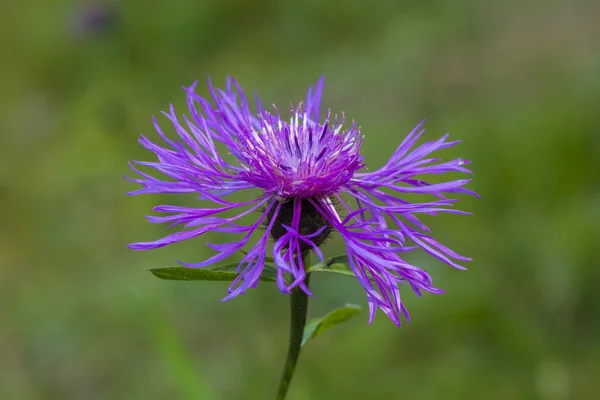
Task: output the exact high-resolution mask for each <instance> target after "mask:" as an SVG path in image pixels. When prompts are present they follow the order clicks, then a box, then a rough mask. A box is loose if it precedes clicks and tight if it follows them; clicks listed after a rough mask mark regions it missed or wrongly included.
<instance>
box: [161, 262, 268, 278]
mask: <svg viewBox="0 0 600 400" xmlns="http://www.w3.org/2000/svg"><path fill="white" fill-rule="evenodd" d="M238 264H239V263H232V264H225V265H218V266H216V267H211V268H187V267H166V268H152V269H151V270H150V272H152V274H153V275H154V276H156V277H157V278H160V279H166V280H170V281H228V282H231V281H233V280H234V279H235V278H237V277H238V276H239V274H238V273H236V272H235V271H236V269H237V267H238ZM243 269H244V266H243V265H242V267H241V268H240V271H243ZM276 278H277V269H276V268H275V266H273V265H271V264H265V267H264V269H263V271H262V274H261V276H260V280H261V281H268V282H275V280H276Z"/></svg>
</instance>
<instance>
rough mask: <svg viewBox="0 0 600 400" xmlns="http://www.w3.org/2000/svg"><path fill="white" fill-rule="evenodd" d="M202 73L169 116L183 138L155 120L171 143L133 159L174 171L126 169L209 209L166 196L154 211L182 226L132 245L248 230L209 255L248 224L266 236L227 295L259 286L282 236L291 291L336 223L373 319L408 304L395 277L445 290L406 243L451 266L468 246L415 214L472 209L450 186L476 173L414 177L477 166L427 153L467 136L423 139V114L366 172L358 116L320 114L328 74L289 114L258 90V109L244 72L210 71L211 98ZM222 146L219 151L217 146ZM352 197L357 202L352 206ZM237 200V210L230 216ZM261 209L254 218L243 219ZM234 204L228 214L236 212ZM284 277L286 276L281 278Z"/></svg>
mask: <svg viewBox="0 0 600 400" xmlns="http://www.w3.org/2000/svg"><path fill="white" fill-rule="evenodd" d="M195 86H196V83H194V84H193V85H192V86H191V87H189V88H184V90H185V92H186V95H187V103H188V108H189V113H190V117H187V116H184V117H183V120H181V119H179V118H178V117H177V115H176V113H175V110H174V108H173V106H171V108H170V112H169V113H164V115H165V116H166V117H167V118H168V119H169V120H170V121H171V123H172V124H173V127H174V128H175V131H176V132H177V135H178V136H179V138H178V139H169V138H168V137H167V136H166V135H165V134H164V133H163V132H162V130H161V128H160V127H159V126H158V123H157V122H156V120H154V125H155V127H156V130H157V131H158V134H159V135H160V136H161V138H162V139H163V140H164V142H165V143H166V146H164V147H163V146H160V145H158V144H155V143H153V142H151V141H150V140H149V139H148V138H146V137H145V136H141V138H140V143H141V144H142V145H143V146H144V147H145V148H147V149H148V150H150V151H152V152H153V153H155V154H156V156H157V158H158V161H157V162H135V164H137V165H143V166H146V167H151V168H154V169H155V170H157V171H159V172H161V173H162V174H163V175H165V176H166V177H168V178H170V179H162V178H155V177H153V176H151V175H148V174H146V173H145V172H141V171H139V170H138V169H136V168H135V167H134V166H133V165H131V164H130V165H131V168H132V169H133V170H134V171H135V172H137V173H138V174H139V175H140V178H139V179H130V180H131V181H133V182H136V183H139V184H141V185H142V186H143V188H141V189H138V190H136V191H134V192H131V193H130V194H131V195H135V194H143V193H195V194H196V195H197V196H198V200H199V201H200V205H201V208H188V207H179V206H168V205H162V206H158V207H155V208H154V211H157V212H161V213H166V214H168V215H166V216H149V217H148V219H149V220H150V222H152V223H169V224H170V225H169V226H175V225H183V228H184V229H182V230H181V231H178V232H176V233H173V234H170V235H168V236H165V237H163V238H162V239H159V240H156V241H153V242H141V243H134V244H131V245H130V246H129V247H130V248H132V249H136V250H147V249H155V248H158V247H162V246H166V245H168V244H171V243H175V242H180V241H182V240H187V239H191V238H194V237H197V236H201V235H203V234H205V233H207V232H223V233H229V234H238V235H243V236H242V238H241V239H239V237H238V238H237V239H239V240H237V241H232V242H229V243H223V244H210V243H207V246H208V247H210V248H211V249H213V250H215V252H216V254H215V255H214V256H212V257H210V258H208V259H206V260H204V261H202V262H199V263H197V264H187V263H181V264H183V265H185V266H187V267H191V268H200V267H206V266H209V265H212V264H214V263H217V262H219V261H222V260H224V259H225V258H227V257H229V256H231V255H232V254H234V253H236V252H238V251H239V250H241V249H242V248H243V247H244V246H246V245H247V244H248V243H249V241H250V239H251V235H252V234H253V233H255V232H257V231H258V232H260V234H261V236H260V239H258V241H257V242H256V243H253V245H252V249H251V250H250V251H249V252H248V253H246V254H245V256H244V258H243V259H242V261H241V262H240V267H239V271H238V272H240V275H239V277H238V278H237V279H236V280H235V281H234V282H233V283H232V284H231V286H230V288H229V295H228V296H226V297H225V299H224V300H226V299H230V298H232V297H234V296H237V295H239V294H241V293H244V292H245V291H246V290H247V289H248V288H253V287H255V286H256V285H257V284H258V282H259V277H260V275H261V272H262V270H263V267H264V264H265V259H266V257H267V243H268V242H269V239H270V238H271V239H272V240H273V242H274V245H273V250H272V256H273V259H274V264H275V265H276V267H277V269H278V277H277V284H278V286H279V288H280V289H281V291H283V292H285V293H289V292H290V290H291V289H292V288H293V287H296V286H298V287H300V288H301V289H303V290H304V291H305V292H307V293H308V294H310V292H309V289H308V287H307V286H306V285H305V284H304V280H305V278H306V272H305V268H306V267H308V266H305V265H303V264H302V257H301V254H302V253H304V252H306V251H309V250H312V251H314V253H315V254H316V255H317V256H318V257H319V258H320V259H321V261H323V254H322V252H321V250H320V248H319V247H320V245H322V244H323V242H324V241H325V240H326V239H327V238H328V237H329V235H330V234H331V233H332V232H334V231H337V232H338V233H339V234H340V235H341V236H342V238H343V240H344V242H345V243H346V248H347V252H348V260H349V265H350V268H351V269H352V270H353V271H354V273H355V274H356V277H357V279H358V280H359V282H360V283H361V285H362V286H363V287H364V289H365V290H366V292H367V297H368V301H369V309H370V319H369V322H371V321H372V320H373V318H374V317H375V313H376V310H377V308H379V309H381V310H382V311H383V312H384V313H385V314H386V315H387V316H388V317H389V318H390V319H391V320H392V321H393V322H394V323H395V324H396V325H400V316H401V315H402V314H404V316H405V318H406V320H407V322H409V321H410V317H409V314H408V312H407V310H406V308H405V306H404V304H403V303H402V300H401V297H400V289H399V286H400V285H403V284H408V285H410V286H411V287H412V289H413V290H414V292H415V293H417V294H418V295H421V293H422V292H423V291H426V292H430V293H441V292H442V290H440V289H438V288H436V287H434V286H433V284H432V279H431V276H429V274H428V273H427V272H425V271H423V270H422V269H420V268H419V267H417V266H415V265H412V264H410V263H408V262H407V261H405V260H404V259H403V258H402V257H401V254H402V253H405V252H409V251H411V250H413V249H416V248H418V247H420V248H422V249H423V250H425V251H426V252H427V253H429V254H430V255H432V256H434V257H436V258H438V259H440V260H442V261H444V262H445V263H447V264H449V265H451V266H453V267H455V268H460V269H464V268H463V267H462V266H460V265H459V264H457V262H456V261H467V260H469V258H466V257H463V256H460V255H458V254H457V253H455V252H454V251H452V250H450V249H449V248H447V247H445V246H443V245H442V244H440V243H438V242H437V241H436V240H435V239H433V237H431V236H430V235H429V234H428V232H429V229H428V228H427V226H425V225H424V224H423V223H422V222H421V221H420V220H419V219H418V214H430V215H436V214H437V213H438V212H448V213H456V214H468V213H466V212H463V211H458V210H455V209H454V208H452V207H453V203H455V202H456V201H457V200H454V199H449V198H448V197H447V195H452V194H454V193H464V194H472V195H475V193H474V192H472V191H470V190H468V189H465V188H464V185H465V184H467V183H468V182H469V181H470V180H469V179H462V180H454V181H449V182H444V183H436V184H430V183H427V182H425V181H423V180H420V179H418V176H420V175H423V174H443V173H445V172H451V171H454V172H465V173H470V171H469V170H468V169H467V168H465V165H466V164H468V163H469V162H468V161H467V160H463V159H456V160H453V161H448V162H440V159H439V158H432V157H431V156H430V154H431V153H433V152H434V151H436V150H441V149H445V148H447V147H451V146H454V145H455V144H457V143H459V142H458V141H453V142H448V141H447V138H448V135H445V136H443V137H442V138H440V139H438V140H436V141H433V142H427V143H423V144H421V145H419V146H417V147H415V144H416V142H417V140H418V139H419V137H420V136H421V135H422V133H423V130H422V129H421V125H422V124H423V123H422V122H421V123H420V124H419V125H417V127H416V128H415V129H413V131H412V132H410V134H409V135H408V136H407V137H406V138H405V139H404V140H403V141H402V143H401V144H400V146H398V148H397V149H396V151H395V152H394V154H393V155H392V157H391V158H390V159H389V160H388V161H387V163H386V164H385V165H384V166H383V167H381V168H380V169H378V170H375V171H372V172H359V171H361V170H363V171H364V169H365V165H364V163H363V158H362V156H361V155H360V147H361V144H362V141H363V139H364V136H361V134H360V129H359V128H358V127H357V126H356V124H355V123H352V124H351V125H350V126H349V127H345V126H344V118H343V117H342V118H341V119H338V118H337V117H334V116H332V115H331V112H330V111H328V112H327V114H326V116H325V119H324V120H321V118H320V111H319V110H320V105H321V104H320V103H321V95H322V92H323V87H324V83H323V78H321V79H320V80H319V82H318V83H317V85H316V87H315V88H314V89H313V88H312V87H311V88H310V89H309V90H308V94H307V97H306V103H305V104H302V103H301V104H300V105H299V106H298V107H296V108H294V107H291V109H290V112H291V116H290V118H289V119H284V118H283V117H282V116H280V114H279V111H278V110H277V109H275V110H274V112H272V113H271V112H269V111H266V110H265V109H264V108H263V106H262V104H261V103H260V101H259V100H258V99H256V103H257V109H258V110H257V112H256V113H252V112H251V111H250V108H249V104H248V101H247V99H246V97H245V96H244V93H243V92H242V89H241V88H240V86H239V85H238V84H237V82H236V81H235V80H233V79H231V78H228V80H227V86H226V90H220V89H215V88H213V86H212V85H211V84H210V82H209V89H210V93H211V96H212V100H213V104H211V103H210V102H209V101H208V100H206V99H204V98H202V97H200V96H199V95H197V94H196V93H195V92H194V88H195ZM219 147H221V148H226V152H225V151H224V152H223V154H225V153H227V155H222V154H221V153H220V152H219V151H218V148H219ZM241 191H248V199H251V200H248V201H243V202H239V201H233V200H231V199H230V198H229V199H228V197H229V195H231V194H234V193H237V192H241ZM404 194H412V195H414V194H423V195H430V197H433V199H430V200H424V201H423V202H420V203H416V202H412V201H408V200H406V199H403V198H402V196H403V195H404ZM348 199H352V202H351V203H353V205H349V203H348V202H347V200H348ZM233 210H234V211H235V216H227V217H226V216H222V213H224V212H230V211H233ZM251 213H258V215H259V216H258V218H257V219H256V221H255V222H254V223H253V224H250V225H242V224H240V223H239V220H240V219H241V218H242V217H244V216H246V215H249V214H251ZM230 214H231V213H230ZM286 277H287V278H288V279H285V278H286Z"/></svg>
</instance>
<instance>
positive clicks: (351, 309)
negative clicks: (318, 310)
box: [302, 304, 361, 346]
mask: <svg viewBox="0 0 600 400" xmlns="http://www.w3.org/2000/svg"><path fill="white" fill-rule="evenodd" d="M360 309H361V307H360V306H357V305H355V304H346V305H345V306H343V307H339V308H336V309H334V310H332V311H330V312H329V313H328V314H326V315H325V316H324V317H321V318H316V319H313V320H311V321H310V322H309V323H308V324H306V327H305V328H304V334H303V335H302V346H304V345H305V344H306V342H308V341H309V340H310V339H312V338H314V337H315V336H317V335H319V334H321V333H323V332H325V331H326V330H327V329H330V328H333V327H334V326H336V325H339V324H341V323H342V322H345V321H347V320H349V319H350V318H352V317H354V316H355V315H356V314H358V313H359V312H360Z"/></svg>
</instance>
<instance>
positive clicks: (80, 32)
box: [0, 0, 600, 400]
mask: <svg viewBox="0 0 600 400" xmlns="http://www.w3.org/2000/svg"><path fill="white" fill-rule="evenodd" d="M599 18H600V3H599V2H597V1H592V0H589V1H583V0H570V1H553V0H519V1H516V0H508V1H504V2H496V1H481V0H453V1H450V0H432V1H428V2H421V1H392V0H389V1H379V0H373V1H360V0H345V1H337V2H336V1H316V0H308V1H303V2H297V1H294V2H292V1H282V0H279V1H277V0H253V1H249V0H234V1H228V0H210V1H208V0H204V1H192V0H171V1H169V2H167V1H156V0H146V1H141V0H136V1H134V0H131V1H124V0H123V1H118V0H114V1H109V0H106V1H101V0H97V1H87V2H85V1H64V0H56V1H48V0H45V1H44V0H27V1H23V2H9V1H5V2H2V3H1V4H0V32H1V35H0V37H1V39H0V54H1V55H2V56H1V59H2V61H1V62H0V84H1V87H2V95H1V96H0V129H1V134H0V206H1V213H0V235H1V237H0V301H1V304H2V305H1V307H0V310H1V311H0V398H2V399H17V400H21V399H128V400H129V399H167V398H171V399H173V398H175V399H178V398H181V399H269V398H272V396H273V394H274V391H275V387H276V384H277V381H278V379H279V375H280V369H281V367H282V363H283V360H284V357H285V352H286V346H287V344H286V340H287V329H288V304H287V300H288V299H287V297H285V296H284V295H282V294H280V293H278V292H277V290H276V289H275V286H274V285H268V284H264V285H262V286H260V287H259V289H256V290H252V291H250V292H248V293H247V294H246V295H245V296H241V297H240V298H236V299H235V300H233V301H230V302H226V303H221V302H220V299H221V298H222V297H223V296H224V293H225V290H226V287H227V284H226V283H187V282H166V281H160V280H158V279H156V278H154V277H153V276H151V274H149V273H148V272H147V271H146V270H147V269H148V268H152V267H161V266H168V265H174V263H175V260H176V259H182V260H187V261H197V260H199V259H202V258H203V257H206V256H207V255H208V254H210V253H209V252H207V249H206V247H205V246H204V240H203V239H197V240H194V241H191V242H189V243H185V244H179V245H174V246H171V247H167V248H164V249H160V250H155V251H151V252H134V251H131V250H128V249H127V248H126V247H125V246H126V244H127V243H130V242H133V241H140V240H152V239H156V238H158V237H160V236H161V235H163V234H164V233H165V228H164V227H163V226H154V225H151V224H148V223H147V222H146V221H145V219H144V217H143V216H144V215H145V214H148V213H149V212H150V209H151V207H153V206H154V205H157V204H164V203H175V204H185V205H193V204H195V203H194V197H193V196H189V197H187V196H182V197H177V198H172V197H171V198H167V197H161V196H155V195H151V196H140V197H133V198H132V197H126V196H125V193H126V192H128V191H131V190H133V189H134V188H135V185H133V184H131V183H129V182H127V181H125V180H124V179H122V177H121V176H122V174H128V173H129V172H128V168H127V161H128V160H131V159H149V158H150V156H151V155H150V153H148V152H146V151H145V150H144V149H142V147H141V146H140V145H138V143H137V141H136V140H137V137H138V135H139V134H140V133H142V132H143V133H145V134H147V135H149V136H150V137H151V138H153V139H156V138H157V135H156V134H155V133H154V131H153V127H152V121H151V116H152V115H153V114H157V115H158V113H159V111H161V110H166V109H168V106H169V103H173V104H175V105H176V107H178V109H179V111H180V112H181V113H183V112H184V110H185V97H184V92H183V91H182V90H181V89H180V87H181V86H182V85H188V84H190V83H191V82H193V81H194V80H199V81H200V84H199V89H198V91H199V93H201V94H204V95H206V94H207V90H206V86H205V84H204V83H205V82H206V78H207V76H208V75H210V76H211V77H212V80H213V82H214V83H216V84H217V85H222V84H223V83H224V80H225V76H226V75H234V76H235V77H236V78H237V79H238V80H239V82H240V83H241V84H242V85H243V87H244V88H246V90H248V91H251V90H257V92H258V93H259V95H260V96H261V98H262V99H263V100H264V101H265V103H267V104H270V103H277V104H280V105H281V106H280V109H281V108H283V109H285V108H286V105H287V104H289V102H290V101H293V102H298V101H300V100H301V99H302V98H304V95H305V90H306V88H307V87H308V86H309V85H311V84H314V82H315V81H316V80H317V79H318V77H319V76H320V75H322V74H324V75H325V76H326V84H327V86H326V92H325V96H324V103H325V105H329V106H330V107H331V108H332V109H333V110H334V111H336V112H340V111H342V110H343V111H344V112H345V113H346V115H347V116H348V117H349V118H353V119H355V120H357V121H359V123H360V125H361V127H362V130H363V132H364V134H365V135H366V142H365V145H364V153H365V156H366V159H367V162H368V165H369V166H370V167H371V168H375V167H378V166H380V165H382V164H383V162H384V161H383V159H384V157H388V156H389V155H391V154H392V152H393V149H394V148H395V146H397V144H398V143H399V142H400V141H401V140H402V138H403V136H404V135H405V134H406V133H408V132H409V131H410V130H411V129H412V127H413V126H414V125H415V124H416V123H417V122H419V121H420V120H421V119H423V118H427V124H426V128H427V129H428V131H427V134H426V138H427V139H434V138H437V137H439V136H441V135H442V134H444V133H446V132H450V133H451V137H452V138H455V139H462V140H463V143H462V144H461V145H460V146H457V147H456V148H453V149H449V150H445V153H444V154H443V157H445V158H447V159H450V158H451V157H459V156H460V157H464V158H467V159H471V160H472V161H473V165H472V169H473V170H474V171H475V175H474V181H473V183H472V185H471V188H472V189H474V190H476V191H477V192H479V193H480V194H481V196H482V199H481V200H476V199H472V198H464V199H463V201H462V203H461V207H462V208H463V209H466V210H469V211H472V212H474V214H475V215H474V216H472V217H463V216H453V215H442V216H441V217H439V218H433V219H430V220H428V221H429V224H430V226H431V227H432V229H433V231H434V232H435V233H436V234H437V237H439V238H440V240H441V241H442V242H443V243H445V244H447V245H449V246H450V247H452V248H454V249H456V250H457V251H459V252H460V253H462V254H465V255H469V256H472V257H473V258H474V261H473V262H471V263H469V265H468V267H469V270H468V271H466V272H465V271H458V270H453V269H451V268H449V267H447V266H445V265H442V264H441V263H438V262H435V261H432V260H430V259H427V258H426V257H423V256H422V255H420V254H418V253H417V254H415V255H414V258H413V260H416V261H418V262H419V263H420V265H421V266H423V268H427V269H428V270H429V271H430V273H431V274H432V275H433V276H434V279H435V282H436V283H437V285H438V286H439V287H442V288H444V289H446V290H447V293H446V294H444V295H441V296H433V295H429V296H425V297H424V298H422V299H420V298H417V297H416V296H414V295H413V294H412V293H410V292H409V291H405V292H404V293H405V295H404V299H405V301H406V303H407V305H408V307H409V310H410V311H411V314H412V317H413V321H412V322H411V324H410V325H408V326H404V327H402V328H401V329H397V328H396V327H395V326H394V325H393V324H392V323H391V322H389V321H388V320H387V319H386V318H385V317H384V316H383V315H381V314H380V315H379V316H378V318H377V319H376V321H375V322H374V323H373V324H372V325H370V326H369V325H367V313H366V312H365V313H363V314H361V315H360V316H359V317H355V318H354V319H353V320H352V321H350V322H348V323H346V324H344V325H342V326H339V327H337V328H335V329H334V330H331V331H329V332H327V333H326V334H324V335H322V336H320V337H318V338H316V339H315V340H314V341H313V342H312V343H310V345H309V346H308V347H307V348H306V349H305V351H304V353H303V354H302V358H301V360H300V364H299V367H298V371H297V374H296V376H295V378H294V381H293V383H292V387H291V392H290V396H289V398H290V399H296V400H300V399H315V400H318V399H328V400H329V399H364V398H374V399H438V398H446V399H482V398H485V399H503V400H504V399H540V400H563V399H592V398H595V397H594V396H595V395H597V393H598V389H600V381H599V380H598V377H599V376H600V361H599V360H600V295H599V294H598V287H599V283H600V268H599V263H598V255H597V254H598V253H597V246H598V243H599V234H600V230H599V227H600V173H599V172H600V114H599V112H598V109H599V105H600V78H599V77H600V23H599V22H598V21H599ZM161 121H162V123H163V127H165V130H166V131H168V132H169V133H170V134H172V133H173V132H172V131H171V130H169V129H168V123H167V122H168V121H167V120H166V119H164V118H163V119H161ZM213 239H214V240H218V238H214V237H213V236H211V237H208V238H207V240H213ZM342 251H343V243H341V242H340V241H339V240H333V241H332V242H331V243H329V244H328V246H327V247H326V249H325V252H326V254H328V255H335V254H339V253H340V252H342ZM313 287H314V291H315V293H316V297H315V298H314V299H313V300H312V303H311V309H310V316H319V315H321V314H323V313H325V312H327V311H328V310H329V309H331V308H332V307H335V306H338V305H342V304H344V303H346V302H353V303H358V304H363V305H364V304H365V295H364V292H363V291H362V290H361V288H360V287H359V285H358V284H357V283H356V282H354V281H353V280H351V279H346V278H343V277H329V276H318V277H315V279H314V280H313Z"/></svg>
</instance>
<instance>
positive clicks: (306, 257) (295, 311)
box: [276, 252, 310, 400]
mask: <svg viewBox="0 0 600 400" xmlns="http://www.w3.org/2000/svg"><path fill="white" fill-rule="evenodd" d="M309 263H310V254H309V253H308V252H306V253H305V254H303V255H302V264H303V265H304V268H305V269H306V268H308V266H309V265H308V264H309ZM309 279H310V274H308V275H306V279H305V280H304V284H305V285H306V287H308V283H309ZM290 311H291V314H290V339H289V340H290V341H289V345H288V354H287V358H286V360H285V367H284V369H283V375H282V376H281V381H279V390H278V391H277V397H276V399H277V400H284V399H285V395H286V394H287V391H288V388H289V386H290V382H291V381H292V376H293V375H294V370H295V369H296V363H297V362H298V357H299V356H300V348H301V347H302V336H303V335H304V325H306V312H307V311H308V295H307V294H306V293H304V291H303V290H302V289H300V288H299V287H297V286H296V287H295V288H293V289H292V294H291V295H290Z"/></svg>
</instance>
